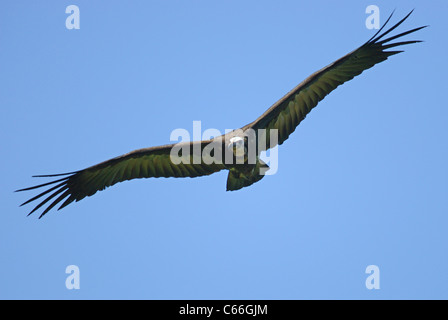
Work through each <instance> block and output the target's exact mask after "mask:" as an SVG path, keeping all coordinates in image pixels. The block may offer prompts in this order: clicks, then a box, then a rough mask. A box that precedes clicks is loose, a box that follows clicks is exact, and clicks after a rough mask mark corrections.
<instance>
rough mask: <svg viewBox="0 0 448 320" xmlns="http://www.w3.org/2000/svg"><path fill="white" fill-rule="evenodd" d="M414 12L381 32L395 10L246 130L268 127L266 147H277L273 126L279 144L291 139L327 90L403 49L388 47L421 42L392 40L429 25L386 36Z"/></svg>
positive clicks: (327, 92)
mask: <svg viewBox="0 0 448 320" xmlns="http://www.w3.org/2000/svg"><path fill="white" fill-rule="evenodd" d="M411 13H412V11H411V12H410V13H409V14H408V15H406V16H405V17H404V18H403V19H402V20H400V21H399V22H398V23H397V24H395V25H394V26H393V27H391V28H390V29H388V30H387V31H384V32H383V33H381V31H382V30H383V29H384V27H385V26H386V24H387V23H388V22H389V20H390V18H391V17H392V14H391V15H390V16H389V18H388V19H387V21H386V22H385V23H384V25H383V26H382V27H381V29H380V30H378V32H377V33H376V34H375V35H374V36H373V37H372V38H371V39H370V40H369V41H367V42H366V43H365V44H363V45H362V46H361V47H359V48H358V49H356V50H354V51H352V52H350V53H349V54H347V55H345V56H344V57H342V58H340V59H339V60H336V61H335V62H333V63H332V64H330V65H328V66H327V67H325V68H323V69H321V70H319V71H317V72H315V73H313V74H312V75H311V76H309V77H308V78H307V79H305V80H304V81H303V82H302V83H300V84H299V85H298V86H297V87H295V88H294V89H293V90H291V91H290V92H289V93H288V94H287V95H285V96H284V97H283V98H282V99H280V100H279V101H277V102H276V103H275V104H274V105H273V106H271V107H270V108H269V109H268V110H266V112H265V113H263V114H262V115H261V116H260V117H259V118H258V119H256V120H255V121H254V122H252V123H250V124H248V125H246V126H245V127H243V129H244V130H245V129H248V128H252V129H254V130H255V131H258V129H266V131H265V133H266V146H267V148H266V149H269V147H271V148H273V147H275V145H276V144H275V141H273V142H272V143H271V142H270V139H269V138H270V134H269V131H270V129H277V130H278V144H282V143H283V142H284V141H285V140H286V139H288V137H289V135H290V134H291V133H293V132H294V130H295V129H296V127H297V126H298V125H299V123H300V122H301V121H302V120H303V119H305V117H306V116H307V114H308V113H310V112H311V110H312V109H313V108H314V107H315V106H316V105H317V104H318V103H319V101H321V100H322V99H323V98H324V97H325V96H326V95H327V94H329V93H330V92H331V91H333V90H334V89H336V88H337V87H338V86H339V85H341V84H343V83H344V82H347V81H349V80H351V79H353V78H354V77H355V76H357V75H359V74H361V73H362V72H363V71H364V70H367V69H369V68H371V67H373V66H374V65H375V64H377V63H380V62H382V61H384V60H386V59H387V58H388V57H390V56H392V55H394V54H397V53H400V52H403V51H400V50H392V51H390V50H389V51H386V50H387V49H390V48H394V47H399V46H402V45H406V44H411V43H417V42H421V41H418V40H411V41H401V42H392V43H391V41H393V40H395V39H398V38H401V37H403V36H405V35H407V34H410V33H413V32H415V31H418V30H420V29H422V28H425V27H426V26H423V27H419V28H415V29H412V30H409V31H406V32H402V33H400V34H397V35H395V36H392V37H389V38H386V39H383V38H384V37H385V36H386V35H388V34H389V33H390V32H391V31H393V30H394V29H395V28H397V27H398V26H399V25H400V24H402V23H403V21H405V20H406V19H407V18H408V17H409V15H410V14H411ZM382 39H383V40H382ZM261 148H263V146H261ZM261 151H263V150H261Z"/></svg>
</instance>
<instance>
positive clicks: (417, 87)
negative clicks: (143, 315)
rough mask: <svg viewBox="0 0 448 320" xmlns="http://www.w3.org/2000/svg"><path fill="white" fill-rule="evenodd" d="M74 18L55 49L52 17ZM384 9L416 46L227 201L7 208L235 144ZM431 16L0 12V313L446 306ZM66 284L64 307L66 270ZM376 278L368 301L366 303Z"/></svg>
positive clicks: (203, 190)
mask: <svg viewBox="0 0 448 320" xmlns="http://www.w3.org/2000/svg"><path fill="white" fill-rule="evenodd" d="M71 4H75V5H77V6H78V7H79V9H80V29H79V30H68V29H66V27H65V20H66V18H67V16H68V14H66V13H65V8H66V7H67V6H68V5H71ZM371 4H375V5H377V6H378V7H379V8H380V10H381V11H380V18H381V21H382V22H384V20H385V19H386V18H387V16H388V15H389V14H390V12H391V11H392V10H394V9H396V12H395V16H394V18H393V21H398V19H399V18H401V17H403V16H404V15H405V14H407V13H408V12H409V11H410V10H412V9H414V8H415V12H414V13H413V14H412V15H411V17H410V18H409V19H408V20H407V21H406V22H405V23H404V25H402V26H400V28H399V30H398V31H405V30H408V29H411V28H414V27H418V26H421V25H427V24H429V25H430V28H427V29H424V30H422V31H419V32H418V33H417V34H415V35H412V36H408V37H407V39H421V40H425V42H424V43H421V44H416V45H411V46H407V47H406V49H405V50H406V52H405V53H402V54H400V55H397V56H394V57H392V58H391V59H389V60H388V61H386V62H383V63H381V64H380V65H377V66H375V67H374V68H372V69H370V70H368V71H366V72H365V73H363V74H362V75H361V76H359V77H357V78H355V79H354V80H352V81H350V82H348V83H346V84H344V85H343V86H342V87H339V88H338V89H337V90H335V91H334V92H332V93H331V94H330V95H329V96H328V97H326V98H325V99H324V101H322V102H321V103H320V104H319V106H318V107H317V108H316V109H314V110H313V112H312V113H311V114H310V115H309V116H308V117H307V119H306V120H305V121H303V122H302V123H301V125H300V126H299V128H298V129H297V130H296V131H295V132H294V134H293V135H291V136H290V138H289V140H288V141H286V142H285V143H284V144H283V145H282V146H281V147H280V148H279V167H278V172H277V173H276V174H275V175H273V176H268V177H265V178H264V179H263V180H262V181H260V182H258V183H256V184H255V185H253V186H251V187H249V188H245V189H243V190H240V191H237V192H226V191H225V185H226V178H227V176H226V173H225V172H220V173H218V174H214V175H212V176H209V177H203V178H196V179H141V180H134V181H130V182H126V183H121V184H118V185H115V186H113V187H111V188H109V189H107V190H106V191H103V192H99V193H97V194H96V195H95V196H93V197H91V198H87V199H84V200H82V201H80V202H78V203H74V204H71V205H70V206H68V207H66V208H64V209H63V210H61V211H54V212H53V211H52V212H50V213H49V214H48V215H47V216H45V217H44V219H41V220H38V219H37V216H36V215H33V216H30V217H26V214H27V213H28V212H29V210H31V208H32V207H31V206H26V207H19V204H20V203H22V202H24V201H25V200H27V199H28V198H30V197H31V196H32V195H34V194H35V193H33V192H28V193H14V192H13V191H14V190H16V189H19V188H24V187H28V186H31V185H34V184H38V183H43V182H46V181H47V180H45V179H42V178H31V176H32V175H36V174H50V173H60V172H69V171H74V170H79V169H83V168H85V167H88V166H91V165H94V164H96V163H98V162H101V161H104V160H107V159H109V158H112V157H115V156H118V155H121V154H124V153H126V152H129V151H131V150H134V149H138V148H143V147H149V146H154V145H161V144H167V143H169V142H170V141H169V137H170V133H171V131H172V130H174V129H176V128H185V129H187V130H192V125H193V121H195V120H200V121H201V122H202V128H203V130H205V129H206V128H216V129H219V130H220V131H222V132H224V130H225V129H232V128H239V127H241V126H243V125H245V124H247V123H249V122H251V121H253V120H254V119H255V118H256V117H258V116H259V115H261V114H262V113H263V112H264V111H265V110H266V109H267V108H268V107H269V106H270V105H271V104H273V103H274V102H275V101H277V100H278V99H279V98H281V97H282V96H283V95H284V94H285V93H287V92H288V91H289V90H290V89H292V88H293V87H294V86H295V85H297V84H298V83H299V82H301V81H302V80H303V79H305V78H306V77H307V76H308V75H310V74H311V73H313V72H314V71H316V70H318V69H320V68H322V67H324V66H325V65H327V64H329V63H331V62H332V61H334V60H336V59H338V58H339V57H341V56H343V55H344V54H346V53H348V52H350V51H352V50H353V49H355V48H356V47H358V46H359V45H361V44H362V43H364V42H365V41H366V40H368V39H369V38H370V37H371V36H372V35H373V33H374V31H373V30H368V29H367V28H366V27H365V20H366V18H367V16H368V15H367V14H366V13H365V9H366V7H367V6H368V5H371ZM447 11H448V3H447V2H446V1H431V2H428V1H408V0H407V1H404V0H403V1H375V2H370V1H358V0H356V1H354V0H353V1H343V2H336V1H307V2H305V1H219V2H218V1H171V0H169V1H132V2H131V1H107V2H100V1H93V2H92V1H73V2H68V1H45V2H42V1H39V2H37V1H2V2H1V4H0V43H1V49H0V70H1V72H0V85H1V88H2V90H1V91H0V106H1V117H0V124H1V126H0V128H1V137H2V138H1V140H0V152H1V159H2V167H3V171H2V179H1V182H0V194H1V195H2V201H1V204H0V206H1V207H0V208H1V211H0V212H1V218H0V219H1V223H0V298H2V299H431V298H436V299H442V298H443V299H447V298H448V289H447V284H448V276H447V272H446V270H447V269H448V255H447V252H448V234H447V232H446V230H447V226H448V200H447V199H448V185H447V181H448V170H447V163H448V149H447V141H448V140H447V138H448V131H447V123H448V122H447V121H448V110H447V106H446V103H445V102H444V101H445V100H446V99H445V96H444V95H445V94H446V75H445V74H446V71H447V62H446V52H447V45H446V35H445V33H446V30H447V29H448V21H447V20H446V12H447ZM69 265H76V266H78V267H79V270H80V289H79V290H68V289H67V288H66V286H65V281H66V278H67V276H68V274H66V273H65V270H66V267H67V266H69ZM369 265H377V266H378V268H379V270H380V289H378V290H368V289H367V288H366V286H365V281H366V278H367V276H368V274H366V273H365V270H366V267H367V266H369Z"/></svg>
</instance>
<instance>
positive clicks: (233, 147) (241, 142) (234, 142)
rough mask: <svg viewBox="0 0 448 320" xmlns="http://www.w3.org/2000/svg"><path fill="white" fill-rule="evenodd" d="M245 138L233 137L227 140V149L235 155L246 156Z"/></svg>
mask: <svg viewBox="0 0 448 320" xmlns="http://www.w3.org/2000/svg"><path fill="white" fill-rule="evenodd" d="M245 140H246V139H245V138H242V137H233V138H231V139H230V140H229V144H228V145H227V149H228V150H229V151H232V153H233V155H234V156H235V157H238V158H241V157H244V158H246V156H247V143H246V141H245Z"/></svg>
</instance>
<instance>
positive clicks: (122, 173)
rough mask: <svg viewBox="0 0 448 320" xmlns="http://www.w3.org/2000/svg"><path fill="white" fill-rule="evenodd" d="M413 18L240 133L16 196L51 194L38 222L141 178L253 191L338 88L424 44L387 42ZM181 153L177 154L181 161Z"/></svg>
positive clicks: (168, 148)
mask: <svg viewBox="0 0 448 320" xmlns="http://www.w3.org/2000/svg"><path fill="white" fill-rule="evenodd" d="M411 13H412V11H411V12H410V13H409V14H407V15H406V16H405V17H404V18H403V19H401V20H400V21H399V22H398V23H396V24H395V25H394V26H392V27H391V28H389V29H388V30H387V31H383V29H384V27H385V26H386V25H387V23H388V22H389V20H390V19H391V17H392V15H393V13H392V14H391V15H390V16H389V18H388V19H387V21H386V22H385V23H384V25H383V26H382V27H381V28H380V29H379V30H378V32H376V33H375V35H374V36H373V37H372V38H370V39H369V40H368V41H367V42H366V43H364V44H363V45H362V46H360V47H359V48H357V49H356V50H354V51H352V52H350V53H348V54H346V55H345V56H343V57H342V58H340V59H338V60H336V61H335V62H333V63H331V64H330V65H328V66H326V67H325V68H323V69H321V70H319V71H317V72H315V73H313V74H312V75H310V76H309V77H308V78H306V79H305V80H304V81H302V82H301V83H300V84H299V85H297V86H296V87H295V88H294V89H292V90H291V91H290V92H289V93H287V94H286V95H285V96H284V97H283V98H281V99H280V100H279V101H277V102H276V103H275V104H274V105H272V106H271V107H270V108H269V109H268V110H266V112H264V113H263V114H262V115H261V116H260V117H258V118H257V119H256V120H255V121H253V122H251V123H249V124H247V125H245V126H244V127H242V128H240V129H238V130H234V131H232V132H229V133H227V134H225V135H222V136H219V137H215V138H212V139H209V140H203V141H193V142H181V143H178V144H171V145H164V146H157V147H151V148H146V149H139V150H135V151H132V152H129V153H127V154H124V155H122V156H119V157H116V158H113V159H110V160H107V161H104V162H101V163H99V164H97V165H94V166H91V167H89V168H86V169H83V170H79V171H74V172H70V173H64V174H55V175H38V176H34V177H51V178H55V177H57V178H55V180H53V181H50V182H47V183H44V184H40V185H37V186H33V187H30V188H25V189H20V190H17V191H28V190H34V189H38V188H42V187H47V188H48V189H46V190H45V191H43V192H42V193H40V194H38V195H36V196H35V197H33V198H31V199H29V200H28V201H26V202H24V203H23V204H22V205H25V204H28V203H30V202H32V201H35V200H37V199H41V198H42V197H44V198H43V201H41V202H40V203H38V204H37V206H36V207H35V208H34V209H33V210H32V211H31V212H30V213H29V214H28V215H30V214H32V213H33V212H35V211H37V210H38V209H39V208H41V207H42V206H44V205H45V204H47V203H49V202H50V204H49V205H48V206H47V207H46V208H45V210H43V212H42V213H41V215H40V216H39V218H41V217H42V216H44V215H45V214H46V213H47V212H48V211H50V210H51V209H52V208H53V207H55V206H56V205H57V204H59V203H61V202H62V201H63V202H62V204H61V205H60V206H59V208H58V210H60V209H62V208H64V207H65V206H67V205H69V204H70V203H72V202H73V201H79V200H81V199H84V198H85V197H89V196H92V195H94V194H95V193H96V192H97V191H101V190H104V189H105V188H107V187H110V186H112V185H114V184H116V183H118V182H122V181H126V180H132V179H137V178H159V177H176V178H183V177H191V178H193V177H199V176H206V175H210V174H213V173H215V172H218V171H221V170H228V171H229V174H228V178H227V190H228V191H229V190H230V191H233V190H239V189H241V188H244V187H247V186H250V185H252V184H253V183H255V182H257V181H259V180H261V179H262V178H263V177H264V175H263V172H264V171H266V170H267V169H268V168H269V167H268V165H267V164H266V163H264V162H263V161H262V160H261V159H260V158H259V155H260V153H261V152H262V151H265V150H267V149H269V148H273V147H275V146H276V145H281V144H282V143H283V142H284V141H285V140H286V139H288V137H289V136H290V135H291V133H293V132H294V130H295V129H296V127H297V126H298V125H299V123H300V122H301V121H302V120H303V119H305V117H306V116H307V115H308V113H309V112H310V111H311V110H312V109H313V108H314V107H315V106H316V105H317V104H318V103H319V101H321V100H322V99H323V98H324V97H325V96H326V95H328V94H329V93H330V92H331V91H333V90H334V89H336V88H337V87H338V86H339V85H341V84H343V83H345V82H347V81H349V80H351V79H353V78H354V77H355V76H357V75H359V74H361V73H362V72H363V71H364V70H367V69H369V68H371V67H373V66H374V65H376V64H378V63H380V62H382V61H384V60H387V58H388V57H390V56H392V55H395V54H397V53H400V52H403V51H402V50H388V49H391V48H396V47H401V46H402V45H407V44H412V43H417V42H421V41H419V40H410V41H399V42H392V41H393V40H396V39H399V38H401V37H403V36H405V35H408V34H410V33H413V32H416V31H418V30H420V29H423V28H425V27H426V26H423V27H418V28H414V29H411V30H408V31H405V32H402V33H400V34H397V35H395V36H389V37H388V38H385V36H386V35H388V34H389V33H390V32H392V31H393V30H395V29H396V28H397V27H398V26H399V25H401V24H402V23H403V22H404V21H405V20H406V19H407V18H408V17H409V16H410V14H411ZM249 131H251V132H255V139H256V138H259V137H258V135H260V133H259V132H263V137H264V138H265V139H266V140H267V143H266V145H265V146H263V145H256V147H255V160H254V161H249V149H250V148H248V146H249V145H250V144H249V140H248V135H246V133H247V132H249ZM271 132H276V135H274V137H276V139H272V138H271V137H272V136H271ZM251 141H252V140H251ZM173 148H178V151H179V150H180V151H181V156H180V158H179V159H182V161H180V162H179V161H175V159H174V158H173V157H172V155H173ZM207 148H208V149H209V150H211V152H209V153H205V152H204V151H206V150H207ZM178 151H176V152H175V154H177V155H179V153H178ZM229 153H230V155H231V160H232V161H225V160H228V159H227V158H226V159H224V154H226V155H227V154H229ZM204 154H208V156H204ZM213 160H215V161H213Z"/></svg>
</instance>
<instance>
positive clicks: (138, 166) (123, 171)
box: [17, 140, 224, 218]
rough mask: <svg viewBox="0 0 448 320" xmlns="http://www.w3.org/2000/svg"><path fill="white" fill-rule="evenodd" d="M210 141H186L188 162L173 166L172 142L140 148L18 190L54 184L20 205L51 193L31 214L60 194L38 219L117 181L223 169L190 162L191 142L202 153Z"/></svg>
mask: <svg viewBox="0 0 448 320" xmlns="http://www.w3.org/2000/svg"><path fill="white" fill-rule="evenodd" d="M211 141H212V140H207V141H201V142H192V143H187V147H188V148H189V150H190V162H189V163H180V164H177V165H176V164H174V163H173V162H172V160H171V158H170V152H171V149H172V147H173V146H174V145H166V146H160V147H153V148H147V149H140V150H135V151H133V152H130V153H127V154H125V155H123V156H120V157H117V158H113V159H110V160H108V161H105V162H102V163H99V164H97V165H95V166H92V167H89V168H86V169H84V170H80V171H75V172H71V173H68V174H62V175H66V177H64V178H61V179H57V180H55V181H51V182H47V183H44V184H40V185H37V186H33V187H30V188H25V189H20V190H17V191H28V190H33V189H37V188H41V187H47V186H50V185H53V184H56V185H54V186H52V187H51V188H49V189H47V190H44V191H43V192H41V193H40V194H38V195H37V196H35V197H33V198H31V199H29V200H27V201H26V202H24V203H23V204H22V205H25V204H28V203H30V202H33V201H35V200H37V199H40V198H42V197H43V196H45V195H47V194H49V193H50V195H49V196H47V197H46V198H45V199H44V200H43V201H41V202H40V203H38V204H37V205H36V206H35V207H34V208H33V210H32V211H31V212H30V213H29V214H31V213H33V212H35V211H37V210H38V209H40V208H41V207H42V206H44V205H45V204H46V203H47V202H49V201H50V200H52V199H53V198H55V197H56V196H58V195H59V196H58V197H57V198H56V199H55V200H53V202H51V203H50V204H49V205H48V207H47V208H45V210H44V211H43V212H42V214H41V215H40V217H39V218H41V217H42V216H44V215H45V214H46V213H47V212H48V211H50V210H51V209H52V208H53V207H54V206H56V205H57V204H58V203H60V202H61V201H63V200H64V199H65V201H64V202H62V204H61V206H60V207H59V209H58V210H60V209H62V208H64V207H65V206H67V205H69V204H70V203H72V202H73V201H79V200H81V199H84V198H85V197H89V196H92V195H94V194H95V193H96V192H98V191H101V190H104V189H106V188H107V187H110V186H112V185H114V184H116V183H118V182H123V181H126V180H132V179H139V178H159V177H165V178H168V177H175V178H181V177H191V178H193V177H199V176H204V175H209V174H212V173H214V172H217V171H220V170H222V169H224V166H223V165H222V164H219V162H215V163H212V164H205V163H203V162H201V163H198V164H193V152H195V151H194V148H193V145H194V144H196V143H200V144H201V147H200V148H199V150H200V151H201V152H202V149H203V148H204V147H205V146H206V145H208V144H209V143H211ZM54 176H61V175H45V176H39V177H54ZM51 192H53V193H51Z"/></svg>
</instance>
